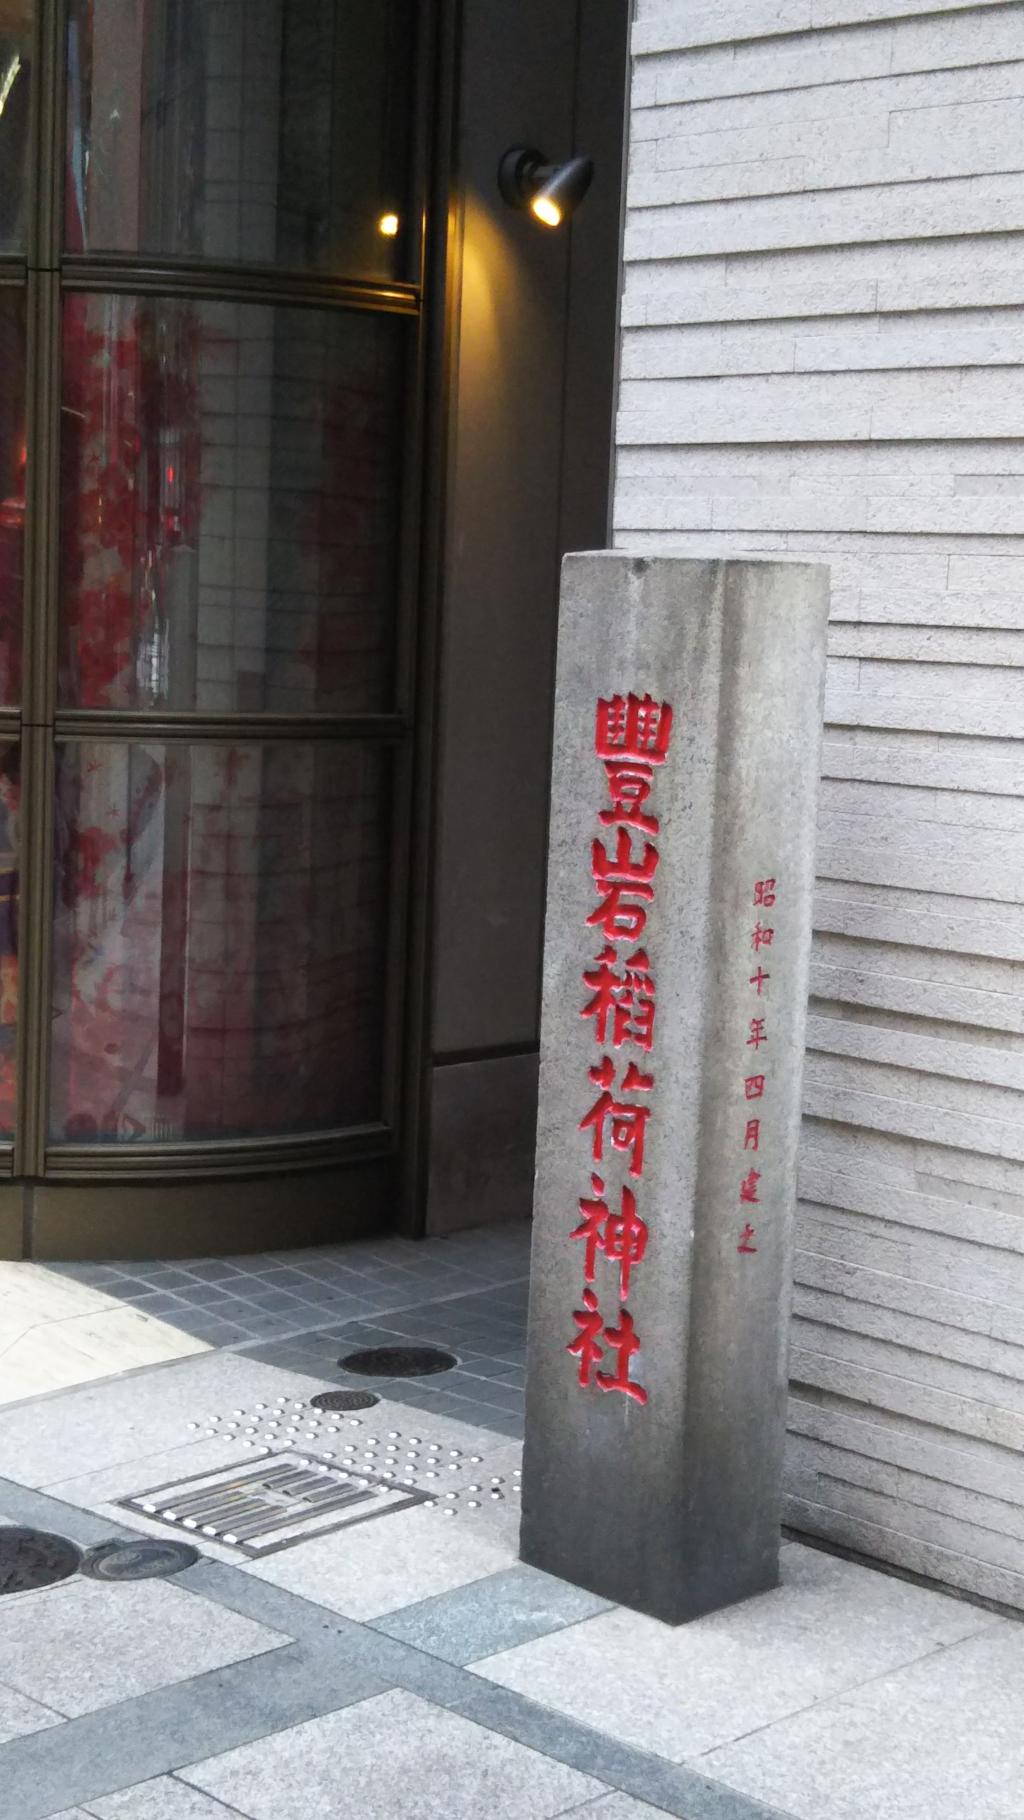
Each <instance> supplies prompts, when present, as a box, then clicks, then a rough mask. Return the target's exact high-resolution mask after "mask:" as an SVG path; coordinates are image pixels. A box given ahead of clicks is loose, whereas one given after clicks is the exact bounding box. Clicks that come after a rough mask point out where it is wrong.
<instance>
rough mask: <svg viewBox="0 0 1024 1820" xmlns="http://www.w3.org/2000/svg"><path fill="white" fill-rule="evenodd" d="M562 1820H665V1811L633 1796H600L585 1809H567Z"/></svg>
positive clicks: (589, 1802)
mask: <svg viewBox="0 0 1024 1820" xmlns="http://www.w3.org/2000/svg"><path fill="white" fill-rule="evenodd" d="M560 1820H665V1809H664V1808H663V1807H650V1806H649V1805H648V1803H647V1802H646V1801H634V1799H633V1797H632V1795H621V1794H614V1795H599V1796H598V1798H597V1800H596V1801H588V1802H587V1804H586V1806H585V1807H567V1808H566V1810H565V1813H564V1814H563V1815H562V1816H561V1817H560Z"/></svg>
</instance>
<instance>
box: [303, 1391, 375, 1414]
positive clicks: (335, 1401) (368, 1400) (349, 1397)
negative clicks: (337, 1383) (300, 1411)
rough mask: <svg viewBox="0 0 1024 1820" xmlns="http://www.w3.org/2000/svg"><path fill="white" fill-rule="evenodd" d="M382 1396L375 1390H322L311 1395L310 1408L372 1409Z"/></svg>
mask: <svg viewBox="0 0 1024 1820" xmlns="http://www.w3.org/2000/svg"><path fill="white" fill-rule="evenodd" d="M379 1402H380V1398H379V1396H378V1395H377V1393H376V1391H375V1390H321V1391H320V1393H319V1395H318V1396H315V1397H310V1399H309V1407H310V1409H329V1410H330V1409H372V1408H373V1406H374V1404H375V1403H379Z"/></svg>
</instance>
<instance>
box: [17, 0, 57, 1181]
mask: <svg viewBox="0 0 1024 1820" xmlns="http://www.w3.org/2000/svg"><path fill="white" fill-rule="evenodd" d="M64 27H65V7H64V3H63V0H37V6H36V19H35V33H34V55H33V68H32V98H31V115H30V128H29V159H30V167H31V178H30V203H29V231H28V258H27V265H26V270H25V279H26V363H27V379H26V426H25V428H26V447H27V460H26V473H25V545H24V592H23V618H22V624H23V632H22V678H23V680H22V719H21V794H20V812H19V816H18V845H19V856H18V867H19V891H18V1014H17V1015H18V1028H17V1050H16V1055H17V1063H16V1068H17V1109H16V1117H15V1138H14V1152H13V1166H14V1173H15V1174H16V1175H27V1176H35V1175H41V1174H42V1172H43V1168H44V1158H45V1150H46V1125H47V1078H48V1073H49V1061H50V1055H49V1047H50V1045H49V1029H50V1016H49V1008H50V961H51V952H50V944H51V935H52V916H51V908H52V902H53V710H54V702H55V691H56V664H55V653H56V624H57V570H58V555H59V528H58V527H59V511H60V497H59V492H60V455H59V446H60V385H61V379H60V352H61V350H60V278H59V274H58V271H57V266H58V262H59V258H60V241H61V231H62V215H63V195H64V186H63V176H62V172H63V145H64V123H63V111H64V55H63V47H64Z"/></svg>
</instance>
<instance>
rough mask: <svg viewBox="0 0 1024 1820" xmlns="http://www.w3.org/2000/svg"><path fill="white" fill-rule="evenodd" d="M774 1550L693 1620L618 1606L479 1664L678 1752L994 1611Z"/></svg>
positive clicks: (822, 1557)
mask: <svg viewBox="0 0 1024 1820" xmlns="http://www.w3.org/2000/svg"><path fill="white" fill-rule="evenodd" d="M782 1562H783V1584H782V1585H781V1586H780V1587H777V1588H776V1589H775V1590H774V1591H772V1592H768V1593H762V1594H761V1595H760V1596H759V1597H757V1598H753V1599H746V1600H744V1601H743V1603H742V1604H739V1605H734V1606H731V1607H730V1608H729V1609H728V1610H726V1611H719V1612H714V1613H713V1614H712V1615H711V1616H709V1617H706V1618H698V1619H696V1620H695V1621H694V1622H693V1623H690V1624H684V1625H680V1626H679V1627H678V1628H674V1627H672V1626H670V1625H666V1624H660V1623H659V1622H658V1621H657V1620H656V1619H654V1618H648V1617H644V1616H642V1615H640V1614H639V1613H637V1612H631V1611H626V1610H624V1609H621V1608H619V1609H616V1610H613V1611H610V1612H607V1613H605V1614H604V1615H603V1616H601V1617H596V1618H590V1619H588V1620H587V1621H586V1622H585V1623H583V1624H577V1625H575V1626H573V1628H572V1629H571V1630H563V1631H559V1632H556V1633H555V1634H554V1635H551V1636H547V1637H543V1638H541V1639H540V1640H539V1641H538V1642H536V1643H526V1644H524V1645H522V1647H521V1648H519V1649H514V1650H509V1651H507V1652H506V1653H504V1654H501V1655H495V1656H493V1657H491V1658H490V1659H488V1660H484V1661H481V1662H478V1663H476V1664H475V1667H474V1673H475V1674H478V1675H483V1676H485V1677H487V1678H488V1679H490V1680H494V1681H498V1682H500V1683H501V1685H502V1686H503V1687H509V1688H512V1689H514V1690H515V1691H516V1692H518V1693H522V1694H525V1695H527V1696H528V1697H529V1698H530V1699H532V1700H539V1701H540V1702H541V1703H542V1704H543V1705H545V1706H550V1707H553V1708H554V1709H555V1710H556V1711H558V1712H561V1713H565V1714H567V1715H568V1716H569V1717H571V1718H573V1719H576V1720H579V1721H580V1722H581V1723H583V1724H585V1725H592V1726H595V1727H596V1728H597V1729H598V1730H600V1731H605V1732H608V1733H610V1734H611V1736H612V1737H614V1738H617V1739H620V1740H621V1741H622V1742H624V1743H627V1744H632V1745H635V1746H636V1747H638V1748H639V1749H641V1750H647V1751H654V1752H656V1753H657V1754H658V1755H659V1756H662V1757H667V1758H669V1759H670V1760H671V1761H673V1762H681V1761H682V1760H683V1759H684V1758H687V1757H693V1756H696V1755H698V1754H699V1753H701V1752H702V1751H708V1750H712V1749H713V1748H714V1747H715V1746H716V1745H719V1744H725V1743H727V1742H728V1741H730V1740H731V1739H734V1738H739V1737H742V1736H743V1734H744V1733H746V1732H750V1731H753V1730H755V1729H756V1728H757V1727H759V1726H765V1725H770V1724H772V1723H773V1722H774V1721H776V1720H779V1719H783V1718H786V1717H788V1716H790V1715H791V1714H793V1713H796V1712H799V1711H800V1710H801V1708H803V1707H805V1706H810V1705H813V1704H814V1703H815V1702H817V1701H820V1700H823V1699H827V1698H828V1697H829V1696H830V1695H833V1694H838V1693H842V1692H843V1691H844V1690H845V1689H848V1688H853V1687H856V1686H857V1685H858V1683H860V1682H862V1681H868V1680H873V1679H875V1678H877V1677H878V1676H879V1675H882V1674H885V1673H886V1672H887V1671H891V1670H893V1669H896V1668H899V1667H901V1666H902V1665H903V1664H905V1663H908V1662H912V1661H915V1660H916V1659H917V1658H919V1657H921V1656H926V1655H928V1654H930V1653H931V1652H932V1651H934V1650H936V1649H939V1648H941V1647H942V1646H943V1645H944V1644H948V1643H954V1642H957V1641H959V1640H961V1639H963V1638H965V1637H967V1636H970V1635H972V1634H975V1633H977V1632H979V1631H984V1630H986V1629H989V1630H990V1629H991V1628H992V1627H993V1625H999V1624H1000V1623H1001V1622H1002V1620H1000V1619H997V1618H992V1617H990V1616H988V1615H987V1614H986V1613H984V1612H981V1611H978V1610H976V1609H975V1608H974V1607H972V1606H969V1605H965V1604H963V1603H961V1602H959V1601H957V1600H954V1599H947V1598H945V1597H943V1595H942V1594H940V1593H934V1592H929V1591H927V1590H925V1589H924V1588H922V1587H919V1586H911V1585H908V1584H907V1583H906V1582H905V1581H903V1580H896V1579H893V1578H891V1577H890V1576H888V1575H886V1574H882V1573H875V1572H873V1571H872V1570H871V1569H869V1568H864V1567H858V1566H855V1565H854V1564H853V1563H852V1562H849V1561H841V1560H838V1559H836V1558H834V1557H832V1556H830V1555H826V1554H822V1553H820V1552H818V1551H816V1550H814V1549H809V1548H803V1547H800V1546H798V1545H796V1544H790V1545H789V1546H788V1547H786V1548H784V1549H783V1551H782ZM1022 1636H1024V1633H1022ZM627 1686H628V1688H629V1697H628V1698H625V1697H624V1692H623V1690H624V1688H625V1687H627ZM783 1805H785V1804H783ZM872 1820H874V1816H873V1817H872ZM904 1820H905V1817H904Z"/></svg>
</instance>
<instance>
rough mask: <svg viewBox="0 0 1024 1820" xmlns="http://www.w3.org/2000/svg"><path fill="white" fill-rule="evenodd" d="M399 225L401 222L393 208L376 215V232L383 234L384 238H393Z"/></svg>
mask: <svg viewBox="0 0 1024 1820" xmlns="http://www.w3.org/2000/svg"><path fill="white" fill-rule="evenodd" d="M400 226H401V222H400V221H399V219H398V216H397V215H396V214H395V212H394V210H393V209H388V210H387V211H386V212H385V213H384V214H383V215H381V216H379V217H378V220H377V232H378V234H383V235H384V238H385V239H386V240H393V239H394V237H395V235H396V234H397V232H398V230H399V228H400Z"/></svg>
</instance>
